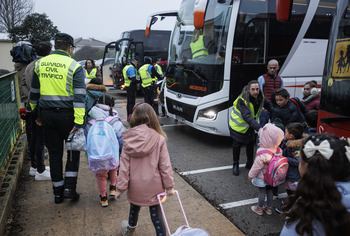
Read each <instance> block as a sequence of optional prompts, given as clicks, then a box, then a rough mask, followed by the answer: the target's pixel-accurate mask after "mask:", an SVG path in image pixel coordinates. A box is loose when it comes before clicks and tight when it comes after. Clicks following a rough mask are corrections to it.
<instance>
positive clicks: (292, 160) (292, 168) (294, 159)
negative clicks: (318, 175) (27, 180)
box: [281, 137, 306, 182]
mask: <svg viewBox="0 0 350 236" xmlns="http://www.w3.org/2000/svg"><path fill="white" fill-rule="evenodd" d="M304 138H306V137H303V138H301V139H296V140H283V141H282V144H281V148H282V150H283V156H284V157H286V158H287V159H288V164H289V168H288V172H287V176H286V180H288V181H292V182H295V181H298V180H299V179H300V174H299V152H300V148H301V147H302V143H303V140H304Z"/></svg>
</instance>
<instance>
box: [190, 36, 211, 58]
mask: <svg viewBox="0 0 350 236" xmlns="http://www.w3.org/2000/svg"><path fill="white" fill-rule="evenodd" d="M190 47H191V52H192V59H200V58H204V57H206V56H208V55H209V53H208V49H206V47H205V46H204V40H203V35H199V37H198V40H197V41H196V42H191V43H190Z"/></svg>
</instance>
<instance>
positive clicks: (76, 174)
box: [64, 171, 78, 177]
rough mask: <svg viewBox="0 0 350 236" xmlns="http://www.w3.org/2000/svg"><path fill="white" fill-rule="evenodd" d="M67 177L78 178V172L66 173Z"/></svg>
mask: <svg viewBox="0 0 350 236" xmlns="http://www.w3.org/2000/svg"><path fill="white" fill-rule="evenodd" d="M64 176H65V177H78V172H76V171H66V173H64Z"/></svg>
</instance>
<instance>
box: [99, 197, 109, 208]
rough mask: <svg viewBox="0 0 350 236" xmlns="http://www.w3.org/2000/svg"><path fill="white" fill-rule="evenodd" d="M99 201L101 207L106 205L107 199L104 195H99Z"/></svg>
mask: <svg viewBox="0 0 350 236" xmlns="http://www.w3.org/2000/svg"><path fill="white" fill-rule="evenodd" d="M100 203H101V206H103V207H106V206H108V199H107V196H106V195H103V196H101V195H100Z"/></svg>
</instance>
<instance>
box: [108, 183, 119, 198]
mask: <svg viewBox="0 0 350 236" xmlns="http://www.w3.org/2000/svg"><path fill="white" fill-rule="evenodd" d="M116 193H117V186H115V185H109V196H110V197H115V194H116Z"/></svg>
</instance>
